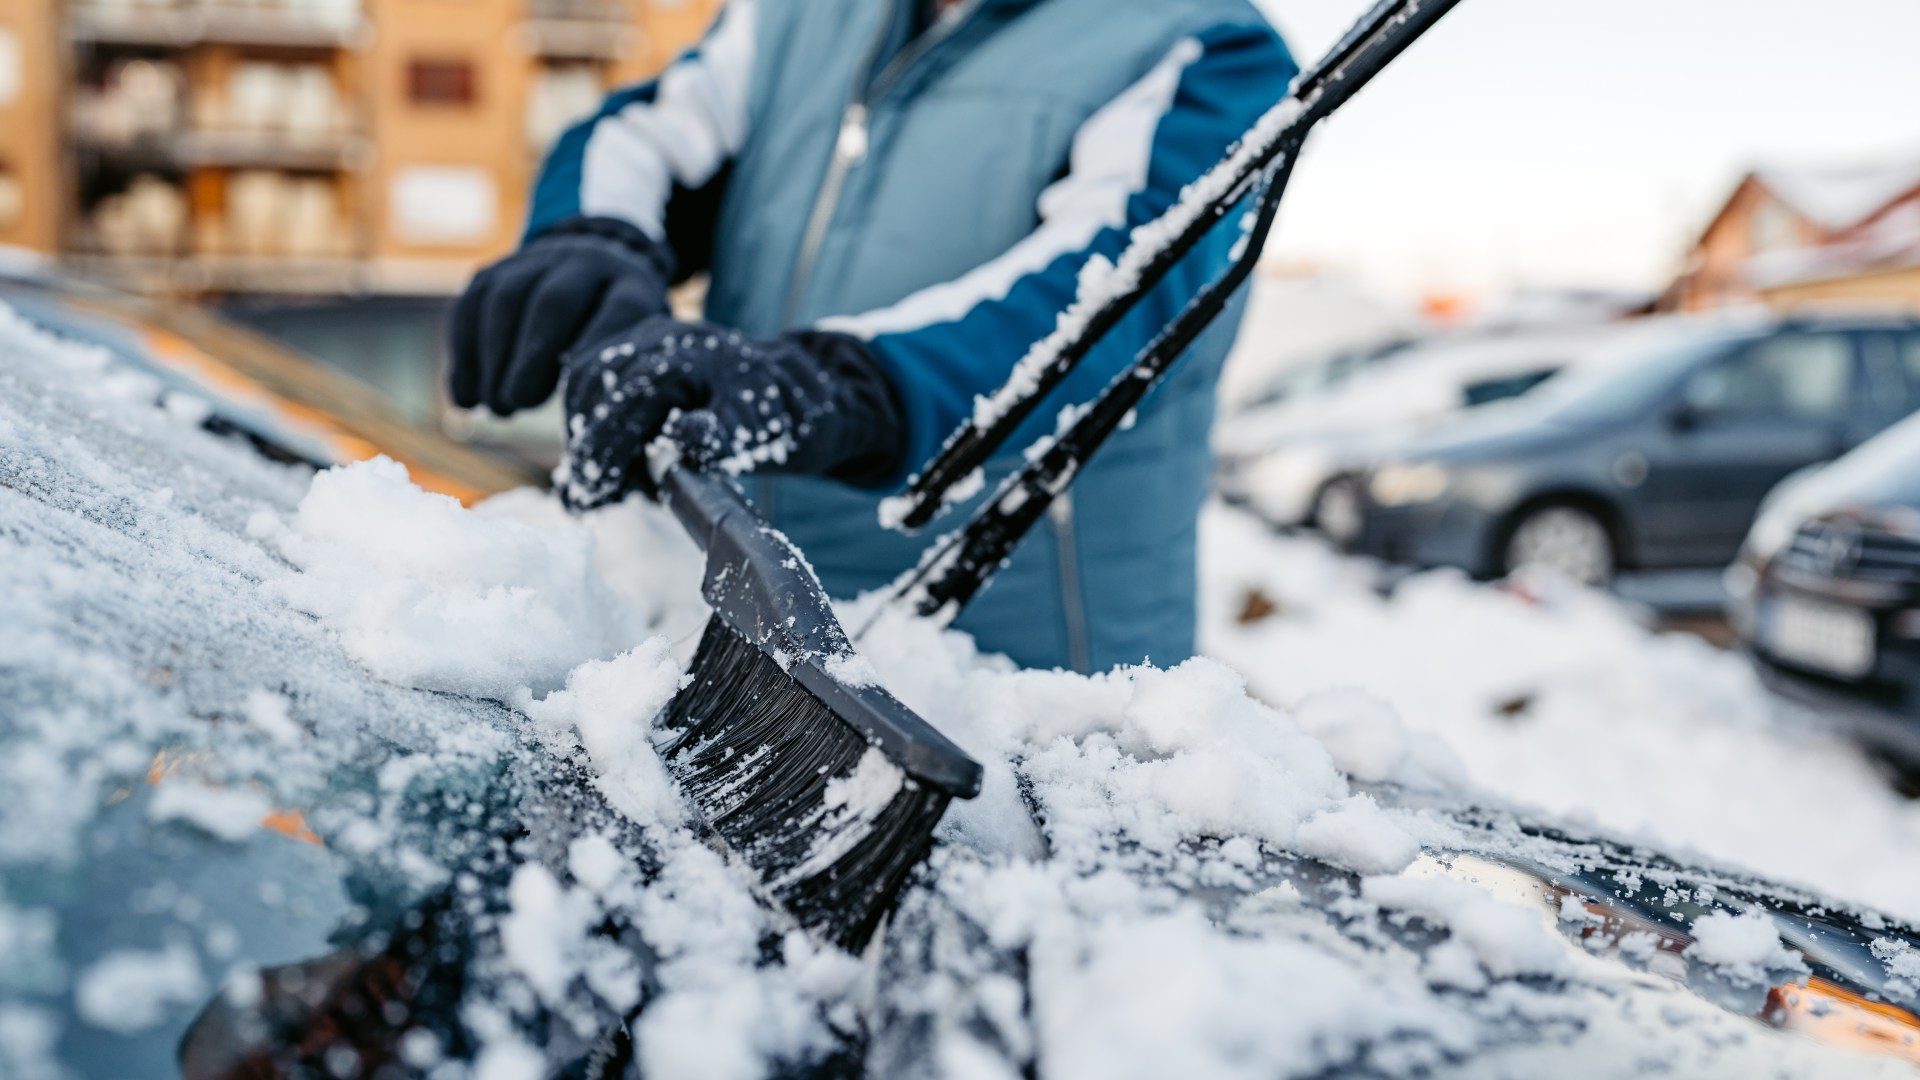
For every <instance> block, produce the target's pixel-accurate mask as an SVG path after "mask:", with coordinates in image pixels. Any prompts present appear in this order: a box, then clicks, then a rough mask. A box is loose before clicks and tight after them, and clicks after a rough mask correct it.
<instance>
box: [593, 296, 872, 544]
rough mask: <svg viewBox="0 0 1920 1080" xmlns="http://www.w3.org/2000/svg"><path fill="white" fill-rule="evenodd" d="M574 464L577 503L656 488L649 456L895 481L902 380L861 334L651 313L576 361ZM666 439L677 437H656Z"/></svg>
mask: <svg viewBox="0 0 1920 1080" xmlns="http://www.w3.org/2000/svg"><path fill="white" fill-rule="evenodd" d="M566 366H567V373H566V374H567V385H566V404H567V468H566V474H565V476H564V477H562V483H561V484H560V492H561V498H562V499H564V500H565V501H566V503H567V505H569V506H571V507H573V508H574V509H576V510H586V509H591V508H592V507H595V506H599V505H601V504H603V503H608V502H614V501H617V500H619V499H620V498H621V497H622V496H624V495H625V494H626V493H627V492H629V491H635V490H638V491H641V492H643V493H645V494H646V495H647V496H648V497H649V498H652V497H654V496H655V495H656V494H657V493H656V491H655V486H654V482H653V477H652V476H651V475H650V473H649V470H648V468H647V455H648V453H649V452H650V451H651V452H653V453H662V452H665V453H668V454H674V455H679V456H680V457H682V458H683V459H684V458H691V459H693V461H695V462H696V463H698V464H699V465H701V466H702V467H706V468H714V469H720V470H723V471H726V472H730V473H741V472H748V471H752V470H755V469H764V470H766V471H769V472H783V473H801V474H806V475H811V476H826V477H832V478H833V479H836V480H843V481H845V482H847V483H850V484H860V485H874V484H880V483H883V482H885V481H886V480H887V479H888V478H890V477H892V476H893V475H894V474H895V473H897V472H898V471H899V470H900V467H901V465H902V464H903V462H902V460H901V459H902V458H903V457H904V456H905V455H906V445H907V442H906V427H905V420H904V412H903V410H902V408H901V405H900V402H899V399H898V396H897V395H896V393H895V391H894V389H893V384H892V382H891V381H890V380H889V379H888V378H887V375H886V373H885V372H884V371H882V370H881V368H880V365H879V363H878V362H877V361H875V360H874V358H873V356H872V354H871V353H869V352H868V351H867V347H866V345H865V344H863V343H862V342H861V341H860V340H859V339H858V338H852V337H848V336H846V335H845V334H829V333H818V332H794V333H788V334H783V335H781V336H779V337H776V338H772V339H768V340H760V341H754V340H749V339H748V338H746V337H744V336H742V335H741V334H739V333H738V332H736V331H733V330H728V329H724V328H722V327H718V326H710V325H706V324H703V323H685V322H679V321H677V320H674V319H669V318H653V319H648V320H646V321H645V322H643V323H641V324H640V325H638V326H635V327H633V328H631V329H629V330H628V331H627V332H625V333H623V334H617V335H615V336H614V337H612V338H609V339H607V340H605V341H601V342H599V343H597V344H595V345H593V346H590V347H588V348H586V349H582V350H579V351H577V352H574V353H573V354H571V355H569V356H568V358H567V365H566ZM662 435H665V436H667V438H666V439H665V440H664V441H662V442H660V443H658V444H656V442H655V440H657V439H660V437H661V436H662Z"/></svg>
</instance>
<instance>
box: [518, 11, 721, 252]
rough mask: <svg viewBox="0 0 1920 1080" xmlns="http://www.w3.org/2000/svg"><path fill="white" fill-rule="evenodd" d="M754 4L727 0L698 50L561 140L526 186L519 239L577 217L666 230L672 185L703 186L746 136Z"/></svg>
mask: <svg viewBox="0 0 1920 1080" xmlns="http://www.w3.org/2000/svg"><path fill="white" fill-rule="evenodd" d="M757 3H758V0H732V2H731V3H729V4H727V5H726V7H725V8H723V9H722V10H721V12H720V16H719V18H718V19H717V20H716V21H715V22H714V25H713V27H712V29H711V30H709V31H708V33H707V36H706V38H705V39H704V40H703V41H702V42H701V44H700V46H699V47H698V48H696V49H693V50H691V51H689V52H687V53H686V54H684V55H683V56H681V57H680V58H679V59H677V60H675V61H674V62H673V63H672V64H671V65H669V66H668V67H667V69H666V70H665V71H663V72H661V74H660V76H659V78H657V79H655V80H654V81H652V82H649V83H645V84H642V85H639V86H635V87H630V88H627V89H624V90H621V91H618V92H616V93H614V94H613V95H611V96H610V97H608V99H607V100H606V102H605V103H603V104H602V106H601V108H600V110H599V111H598V112H597V113H595V114H594V115H593V116H592V117H590V118H588V119H587V120H586V121H584V122H582V123H580V124H578V125H575V126H574V127H573V128H571V129H569V130H568V131H567V133H566V134H565V135H563V136H562V137H561V139H560V141H559V143H558V144H556V146H555V147H554V150H553V152H552V153H551V154H549V155H548V158H547V161H546V164H545V165H544V166H543V168H542V170H541V176H540V180H539V182H538V183H537V184H536V185H535V187H534V197H533V206H532V210H531V213H530V214H529V219H528V223H527V232H526V235H527V236H529V237H531V236H533V235H535V234H536V233H538V232H540V231H541V230H542V229H545V228H547V227H549V226H551V225H553V224H555V223H557V222H560V221H563V220H565V219H567V218H570V217H574V216H578V215H582V214H584V215H588V216H593V217H612V218H618V219H620V220H622V221H625V222H627V223H629V224H631V225H633V226H635V227H636V228H638V229H640V230H641V231H642V232H644V233H646V234H647V235H649V236H652V237H654V238H655V239H661V238H663V237H664V235H665V231H666V230H665V217H666V212H667V203H668V201H669V200H670V199H671V198H672V195H673V192H674V189H675V188H676V187H679V188H684V189H697V188H699V187H701V186H702V185H704V184H706V183H707V182H708V181H709V180H711V179H713V178H714V177H715V176H716V175H718V174H719V172H720V171H721V169H723V168H725V166H726V164H727V162H728V161H730V160H731V159H732V158H733V156H734V155H735V154H737V153H739V151H740V148H741V146H742V145H743V144H744V143H745V141H746V134H747V113H748V108H747V99H748V94H749V92H750V90H751V83H752V77H753V65H754V52H755V35H756V33H757V26H756V24H757Z"/></svg>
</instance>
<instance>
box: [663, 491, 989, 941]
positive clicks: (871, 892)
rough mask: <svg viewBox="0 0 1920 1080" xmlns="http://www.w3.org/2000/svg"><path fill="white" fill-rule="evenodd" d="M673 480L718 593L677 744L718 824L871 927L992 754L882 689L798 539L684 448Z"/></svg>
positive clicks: (860, 935) (670, 501) (821, 914)
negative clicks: (981, 753)
mask: <svg viewBox="0 0 1920 1080" xmlns="http://www.w3.org/2000/svg"><path fill="white" fill-rule="evenodd" d="M657 479H658V482H659V484H660V495H661V499H662V501H664V502H665V503H666V505H667V507H668V508H669V509H670V510H671V511H672V512H673V514H674V516H675V517H676V518H678V519H679V520H680V524H681V525H682V526H683V527H684V528H685V529H686V531H687V533H688V535H690V536H692V537H693V539H694V542H696V543H698V544H699V545H700V547H701V549H702V550H704V551H705V552H706V556H707V565H706V573H705V576H704V578H703V580H702V582H701V587H700V591H701V595H703V596H704V597H705V598H706V601H707V603H708V605H709V606H711V607H712V609H713V616H712V617H711V618H710V619H709V620H708V621H707V628H706V631H705V633H704V635H703V636H702V638H701V640H700V648H699V651H698V652H697V653H696V654H695V655H694V658H693V666H692V668H691V669H689V673H688V680H687V682H686V683H685V684H684V685H683V687H682V688H681V690H680V692H679V693H678V694H677V695H675V697H674V698H673V700H672V701H671V702H670V703H668V705H667V712H666V718H665V720H664V721H663V725H664V727H665V729H666V730H667V731H668V732H670V733H671V734H672V738H673V741H672V742H671V743H670V744H669V745H668V746H667V747H666V749H665V751H664V754H663V756H664V758H665V760H666V763H667V768H668V771H670V772H671V773H672V774H673V775H674V778H675V779H676V780H678V781H679V783H680V786H681V790H682V791H683V792H684V793H685V794H686V796H687V797H688V798H689V799H691V800H692V801H693V803H694V805H695V807H696V808H697V809H698V811H699V813H700V816H701V818H702V819H703V820H704V821H705V822H706V824H707V826H708V827H709V828H710V829H711V830H712V833H713V835H715V836H717V837H718V838H719V840H720V841H721V842H722V843H723V844H724V846H725V847H726V848H728V849H731V850H732V851H733V852H734V853H735V854H736V855H738V856H739V857H740V858H741V859H742V860H744V861H745V862H746V863H747V865H748V866H750V867H752V869H753V871H754V873H755V874H756V875H757V876H758V878H759V880H760V885H761V887H762V889H763V890H764V891H765V892H766V893H768V894H769V895H770V896H771V898H772V899H773V900H775V901H776V902H778V903H779V904H780V905H781V906H782V907H784V908H785V909H786V910H787V911H788V912H789V913H790V914H791V915H792V916H793V917H794V919H795V920H796V921H797V922H798V923H799V924H800V925H801V926H802V927H803V928H804V929H806V930H807V931H808V932H809V933H811V934H813V935H815V936H816V937H818V938H820V939H822V940H824V941H828V942H831V943H833V944H835V945H838V946H840V947H842V948H845V949H848V950H850V951H858V950H859V949H861V948H862V947H864V946H865V945H866V943H867V941H868V939H870V938H871V937H872V936H873V932H874V930H875V929H876V928H877V927H878V926H879V925H880V921H881V919H882V918H883V917H885V915H886V913H887V911H888V909H890V908H891V907H892V905H893V901H894V898H895V897H896V896H897V894H898V893H899V891H900V889H901V887H902V886H903V885H904V884H905V883H906V879H907V875H908V874H909V873H910V872H912V870H913V868H914V866H916V865H917V864H918V863H919V862H920V860H921V859H923V858H925V857H926V854H927V850H928V848H929V847H931V846H932V844H933V830H934V826H936V825H937V824H939V821H940V816H941V815H942V814H943V813H945V812H946V809H947V804H948V803H949V802H950V801H952V800H953V799H956V798H959V799H970V798H972V797H973V796H975V795H977V794H979V793H980V776H981V769H980V764H979V763H978V762H976V761H974V760H973V759H972V758H970V757H968V756H967V755H966V753H965V752H964V751H962V750H961V749H960V748H959V747H958V746H955V745H954V744H953V743H952V742H950V741H948V739H947V738H946V737H945V736H944V735H941V734H940V732H938V731H936V730H935V729H934V728H933V726H932V725H930V724H928V723H927V722H926V721H925V720H922V719H921V718H920V717H919V716H918V715H916V714H915V713H914V712H913V710H911V709H909V708H907V707H906V706H905V705H903V704H901V703H900V701H899V699H897V698H895V697H894V696H893V695H892V694H889V693H888V692H887V691H886V690H885V689H883V688H882V687H881V686H880V685H879V684H878V681H877V680H876V679H875V678H874V677H873V674H872V669H871V668H870V667H869V666H868V665H867V663H866V661H865V660H863V659H862V658H861V657H860V656H859V655H858V654H857V653H856V652H855V651H854V649H853V645H852V643H851V642H850V641H848V640H847V635H846V632H845V631H844V630H842V629H841V627H840V623H839V620H838V619H836V618H835V617H834V614H833V608H832V605H831V604H830V602H829V601H828V599H827V594H826V591H825V590H824V589H822V588H821V586H820V581H819V579H818V578H817V577H815V576H814V573H813V569H812V567H810V566H809V565H808V564H807V561H806V559H805V557H804V556H802V555H801V553H800V550H799V549H798V548H796V547H795V546H794V545H793V542H792V541H790V540H788V539H787V538H786V537H785V536H783V535H781V534H780V533H779V532H778V531H776V530H774V529H773V528H771V527H770V526H768V525H767V524H766V523H764V522H763V521H761V520H760V518H759V516H758V515H757V514H756V513H755V512H754V510H753V509H752V507H751V506H749V505H748V503H747V501H746V498H745V497H744V496H743V495H742V494H741V493H740V490H739V489H738V488H737V487H735V486H734V484H733V482H732V481H731V480H730V479H728V478H727V477H725V476H724V475H721V474H720V473H717V472H710V471H707V470H705V469H702V468H698V467H690V466H688V465H686V464H676V465H671V466H668V467H667V468H666V469H665V470H664V471H663V473H662V474H661V475H660V476H659V477H658V478H657Z"/></svg>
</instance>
